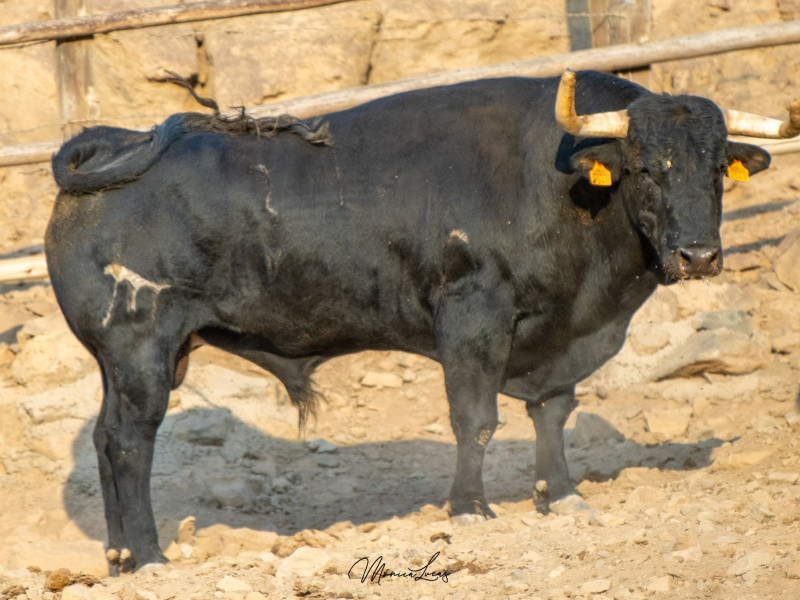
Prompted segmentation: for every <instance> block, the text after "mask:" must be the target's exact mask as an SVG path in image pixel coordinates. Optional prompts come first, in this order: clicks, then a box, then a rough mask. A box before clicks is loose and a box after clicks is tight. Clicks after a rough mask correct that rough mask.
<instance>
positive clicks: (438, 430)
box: [422, 423, 444, 435]
mask: <svg viewBox="0 0 800 600" xmlns="http://www.w3.org/2000/svg"><path fill="white" fill-rule="evenodd" d="M422 431H425V432H427V433H433V434H435V435H442V434H443V433H444V427H443V426H442V425H439V423H431V424H430V425H425V426H424V427H423V428H422Z"/></svg>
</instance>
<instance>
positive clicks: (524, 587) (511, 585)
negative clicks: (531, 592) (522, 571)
mask: <svg viewBox="0 0 800 600" xmlns="http://www.w3.org/2000/svg"><path fill="white" fill-rule="evenodd" d="M529 587H530V586H529V585H528V584H527V583H523V582H522V581H510V582H508V583H506V584H505V585H504V586H503V593H505V594H509V595H513V594H524V593H525V592H527V591H528V588H529Z"/></svg>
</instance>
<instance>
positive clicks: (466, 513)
mask: <svg viewBox="0 0 800 600" xmlns="http://www.w3.org/2000/svg"><path fill="white" fill-rule="evenodd" d="M445 510H447V512H449V513H450V520H451V521H453V523H456V522H460V523H463V524H466V523H478V522H481V521H485V520H486V519H495V518H497V515H496V514H494V511H493V510H492V509H491V508H489V503H488V502H486V500H483V499H479V498H476V499H474V500H465V501H461V502H456V501H453V500H451V501H450V502H449V503H448V504H447V506H445ZM461 517H464V519H463V520H461V521H456V519H460V518H461Z"/></svg>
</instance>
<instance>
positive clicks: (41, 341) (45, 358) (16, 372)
mask: <svg viewBox="0 0 800 600" xmlns="http://www.w3.org/2000/svg"><path fill="white" fill-rule="evenodd" d="M17 340H18V341H19V344H20V347H21V351H20V353H19V354H18V355H17V358H16V360H15V361H14V363H13V364H12V365H11V372H12V375H13V377H14V380H15V381H16V382H17V383H18V384H20V385H24V386H26V387H27V388H28V389H30V390H34V391H38V390H44V389H47V388H49V387H60V386H63V385H64V384H66V383H70V382H72V381H75V380H76V379H78V378H81V377H84V376H85V375H86V374H87V373H89V372H90V371H93V370H95V369H96V368H97V363H96V362H95V360H94V358H92V356H91V354H89V352H88V351H87V350H86V349H85V348H84V347H83V346H82V345H81V343H80V342H79V341H78V340H77V339H76V338H75V336H74V335H73V334H72V332H71V331H70V330H69V329H68V327H67V324H66V322H65V321H64V317H63V316H62V315H61V313H54V314H52V315H48V316H46V317H41V318H39V319H34V320H32V321H29V322H28V323H26V324H25V326H24V327H23V328H22V329H21V330H20V331H19V332H18V333H17Z"/></svg>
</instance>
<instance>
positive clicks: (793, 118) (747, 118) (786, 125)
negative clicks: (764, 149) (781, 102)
mask: <svg viewBox="0 0 800 600" xmlns="http://www.w3.org/2000/svg"><path fill="white" fill-rule="evenodd" d="M722 114H723V116H724V117H725V124H726V125H727V126H728V135H749V136H751V137H760V138H790V137H794V136H796V135H798V134H800V99H798V100H795V101H794V102H792V103H791V104H790V105H789V118H788V119H786V120H785V121H780V120H778V119H770V118H769V117H762V116H761V115H753V114H750V113H746V112H741V111H738V110H724V109H723V111H722Z"/></svg>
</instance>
